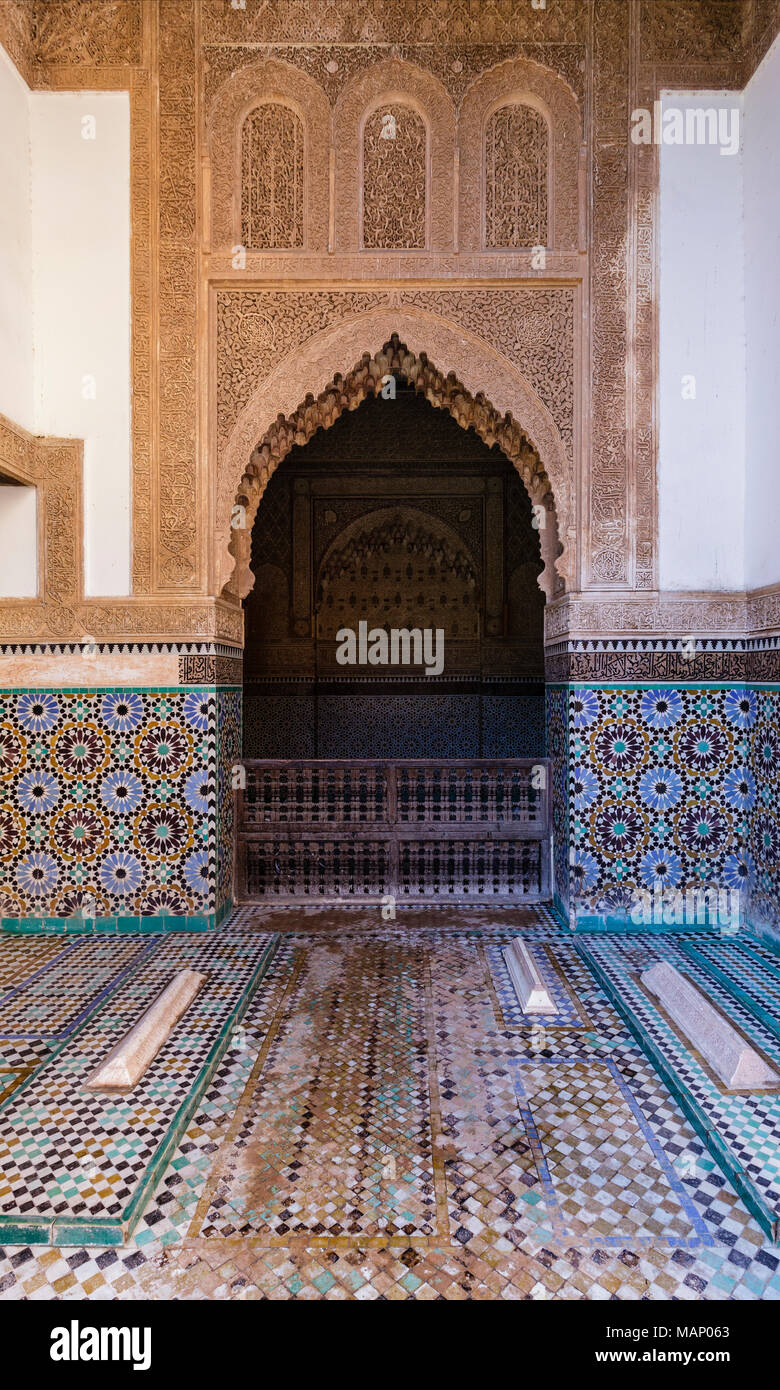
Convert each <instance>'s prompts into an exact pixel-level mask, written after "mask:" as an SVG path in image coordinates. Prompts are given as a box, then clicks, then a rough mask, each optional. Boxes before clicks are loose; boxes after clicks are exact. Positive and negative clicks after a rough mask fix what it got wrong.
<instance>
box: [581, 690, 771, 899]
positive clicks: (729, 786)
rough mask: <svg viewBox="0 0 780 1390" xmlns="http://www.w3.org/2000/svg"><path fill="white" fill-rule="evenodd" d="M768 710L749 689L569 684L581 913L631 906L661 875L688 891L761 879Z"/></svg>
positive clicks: (664, 880)
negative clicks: (760, 736)
mask: <svg viewBox="0 0 780 1390" xmlns="http://www.w3.org/2000/svg"><path fill="white" fill-rule="evenodd" d="M757 717H758V699H757V697H756V694H755V692H754V691H752V690H751V689H750V688H749V687H747V686H735V687H733V688H731V689H728V688H727V689H719V688H715V687H709V686H708V687H704V686H702V687H682V686H677V687H672V686H667V687H663V686H647V687H638V688H624V687H615V686H610V687H590V686H577V687H575V688H572V689H570V692H569V729H568V736H569V789H568V790H569V796H570V807H569V825H570V851H571V868H570V878H571V884H572V892H573V895H574V898H575V901H576V905H577V908H578V911H579V912H581V913H587V912H605V911H610V910H612V911H619V910H620V909H621V908H622V909H623V910H624V911H625V910H627V909H630V908H631V907H632V906H633V904H634V903H635V902H636V896H635V895H636V893H637V891H640V890H646V891H648V892H651V893H652V891H653V888H654V886H655V885H657V884H660V885H662V886H664V887H667V888H669V889H674V890H680V891H681V892H683V893H684V892H685V891H686V889H688V888H696V887H700V888H706V887H708V886H722V887H728V888H731V889H740V888H745V887H746V886H748V885H750V884H751V883H752V882H753V880H754V877H755V868H756V864H755V856H754V853H753V852H752V850H751V848H750V845H751V828H750V827H751V816H752V815H753V813H754V807H755V805H756V801H757V797H758V796H759V795H760V788H759V787H758V785H757V778H756V775H755V772H754V770H752V768H751V730H752V729H753V726H754V725H755V723H756V720H757ZM778 756H779V757H780V750H779V752H778ZM778 848H779V849H780V840H779V841H778Z"/></svg>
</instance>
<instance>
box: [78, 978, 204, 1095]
mask: <svg viewBox="0 0 780 1390" xmlns="http://www.w3.org/2000/svg"><path fill="white" fill-rule="evenodd" d="M206 979H207V977H206V976H205V975H199V974H198V972H197V970H180V971H179V973H178V974H177V975H175V976H174V978H173V979H172V980H171V982H170V984H169V985H167V986H166V987H165V989H164V990H163V992H162V994H160V995H158V997H157V998H156V999H155V1001H154V1003H153V1004H150V1006H149V1008H148V1009H147V1010H146V1013H145V1014H142V1016H141V1017H140V1018H139V1020H138V1022H137V1023H134V1024H133V1027H132V1028H131V1029H130V1030H129V1032H127V1033H125V1035H124V1037H123V1038H121V1039H120V1041H119V1042H118V1043H117V1044H116V1047H114V1048H112V1049H111V1051H110V1052H109V1054H108V1056H107V1057H106V1058H105V1060H104V1061H103V1062H101V1063H100V1066H99V1067H98V1068H97V1069H96V1070H95V1071H94V1072H93V1073H92V1075H91V1076H90V1078H89V1081H88V1082H87V1090H88V1091H130V1090H132V1088H133V1086H135V1085H136V1084H137V1083H138V1082H139V1081H140V1079H141V1077H142V1076H143V1074H144V1072H145V1071H146V1069H147V1067H148V1066H149V1065H150V1063H151V1062H153V1061H154V1059H155V1057H156V1056H157V1053H158V1052H159V1051H160V1048H161V1047H162V1045H163V1043H164V1042H167V1040H168V1038H169V1037H170V1035H171V1033H172V1032H173V1029H174V1028H175V1027H176V1024H177V1023H178V1022H179V1019H180V1018H181V1016H182V1014H184V1013H185V1012H186V1010H187V1009H188V1008H189V1007H190V1004H191V1003H192V1001H193V999H194V998H195V995H196V994H197V993H198V990H199V989H200V988H201V987H202V986H203V985H204V984H205V983H206Z"/></svg>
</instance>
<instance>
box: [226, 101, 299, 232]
mask: <svg viewBox="0 0 780 1390" xmlns="http://www.w3.org/2000/svg"><path fill="white" fill-rule="evenodd" d="M303 170H304V155H303V122H302V120H301V118H300V116H299V115H298V113H297V111H293V110H292V108H291V107H289V106H287V105H285V104H284V103H283V102H280V101H264V102H260V103H259V104H258V105H257V106H254V107H253V108H252V110H251V111H249V112H248V113H247V115H246V116H245V117H244V120H243V123H242V126H241V228H240V230H241V238H240V239H241V242H242V243H243V245H244V246H246V247H252V249H253V250H272V249H274V248H276V247H296V246H302V245H303V197H304V177H303Z"/></svg>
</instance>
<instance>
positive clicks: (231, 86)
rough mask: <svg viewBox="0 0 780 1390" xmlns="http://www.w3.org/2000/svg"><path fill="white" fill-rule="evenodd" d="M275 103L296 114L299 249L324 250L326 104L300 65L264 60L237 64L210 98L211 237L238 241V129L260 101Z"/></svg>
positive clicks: (218, 242) (223, 242) (215, 241)
mask: <svg viewBox="0 0 780 1390" xmlns="http://www.w3.org/2000/svg"><path fill="white" fill-rule="evenodd" d="M270 103H278V104H279V105H281V106H286V107H288V108H289V109H291V110H293V111H295V112H296V114H297V115H299V116H300V118H301V121H302V123H303V150H304V155H303V159H304V224H303V247H302V248H301V250H303V251H308V252H325V251H327V249H328V216H329V212H328V209H329V176H328V168H329V159H330V103H329V101H328V98H327V96H326V95H325V92H324V91H323V89H322V87H320V86H319V84H318V83H317V82H315V81H314V79H313V78H312V77H309V76H308V74H307V73H305V72H301V70H300V68H295V67H292V66H291V64H289V63H283V62H280V61H279V60H278V59H276V58H263V59H259V60H258V61H257V62H255V63H249V64H247V66H246V67H243V68H239V70H238V72H234V73H233V76H232V77H231V78H229V79H228V81H227V82H225V84H224V86H222V87H221V88H220V90H219V92H218V94H217V96H216V98H215V100H214V104H213V106H212V108H211V112H210V115H209V119H208V124H207V127H206V140H207V146H208V151H209V159H210V165H211V240H212V245H213V246H214V247H219V248H224V247H229V246H233V245H234V244H235V243H236V242H240V240H241V233H240V226H241V172H240V171H241V128H242V125H243V123H244V119H245V118H246V116H247V115H248V113H249V112H250V111H251V110H252V109H253V108H254V107H255V106H259V105H268V104H270Z"/></svg>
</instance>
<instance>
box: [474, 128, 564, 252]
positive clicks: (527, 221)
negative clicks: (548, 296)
mask: <svg viewBox="0 0 780 1390" xmlns="http://www.w3.org/2000/svg"><path fill="white" fill-rule="evenodd" d="M548 144H549V140H548V131H547V122H546V120H545V119H544V116H543V115H542V114H541V112H539V111H536V110H535V109H534V108H533V107H531V106H522V105H520V104H519V103H516V102H515V103H513V104H512V105H509V106H501V107H499V109H498V110H497V111H494V112H493V115H492V116H491V117H490V120H489V121H488V123H487V129H486V131H485V245H486V246H488V247H491V248H495V249H499V248H503V247H526V248H527V247H531V246H546V245H547V238H548V223H549V217H548V207H547V201H548V198H547V161H548Z"/></svg>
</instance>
